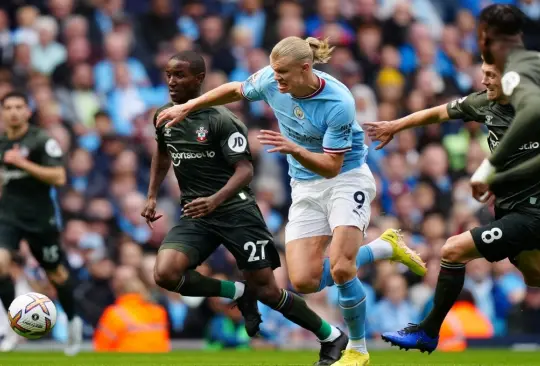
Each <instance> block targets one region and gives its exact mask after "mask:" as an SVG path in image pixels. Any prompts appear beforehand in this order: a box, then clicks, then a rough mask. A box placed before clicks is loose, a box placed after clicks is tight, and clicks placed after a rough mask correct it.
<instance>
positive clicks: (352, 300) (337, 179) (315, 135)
mask: <svg viewBox="0 0 540 366" xmlns="http://www.w3.org/2000/svg"><path fill="white" fill-rule="evenodd" d="M331 51H332V49H331V48H330V47H329V45H328V43H327V42H326V41H320V40H317V39H315V38H308V39H306V40H303V39H301V38H298V37H288V38H285V39H283V40H282V41H280V42H279V43H278V44H277V45H276V46H275V47H274V49H273V50H272V53H271V56H270V64H271V66H267V67H265V68H263V69H261V70H260V71H258V72H257V73H255V74H253V75H252V76H251V77H250V78H249V79H248V80H247V81H245V82H243V83H238V82H233V83H227V84H224V85H222V86H220V87H218V88H216V89H214V90H211V91H209V92H207V93H206V94H204V95H202V96H200V97H198V98H195V99H192V100H190V101H189V102H187V103H185V104H182V105H177V106H174V107H172V108H169V109H167V110H164V111H162V112H161V113H160V115H159V116H158V121H157V123H158V126H162V125H164V124H166V126H165V127H171V126H174V125H176V124H178V123H179V122H180V121H181V120H183V119H185V118H186V116H188V114H192V113H194V112H195V111H198V110H201V109H204V108H208V107H209V106H214V105H219V104H227V103H230V102H234V101H238V100H242V99H243V98H246V99H247V100H249V101H257V100H264V101H265V102H267V103H268V104H269V105H270V107H271V108H272V109H273V110H274V113H275V115H276V117H277V119H278V121H279V126H280V130H281V133H279V132H274V131H267V130H264V131H261V135H260V136H259V139H260V141H261V143H262V144H266V145H272V146H273V148H272V149H271V150H269V151H270V152H280V153H283V154H287V160H288V162H289V175H290V176H291V178H292V180H291V185H292V199H293V202H292V205H291V208H290V211H289V223H288V224H287V228H286V234H285V235H286V255H287V261H288V262H289V263H290V265H289V266H288V267H289V277H290V279H291V282H292V283H293V285H294V286H295V287H296V289H298V290H299V291H300V292H303V293H310V292H315V291H318V290H321V289H323V288H324V287H325V286H329V285H333V284H334V282H335V283H336V284H337V287H338V290H339V304H340V308H341V310H342V313H343V316H344V318H345V321H346V323H347V325H348V328H349V337H350V342H349V344H348V345H347V350H346V351H345V352H344V353H343V357H342V358H341V360H340V361H338V362H335V363H333V365H342V366H343V365H366V364H368V363H369V354H368V352H367V349H366V344H365V339H364V337H365V329H364V328H365V326H364V323H365V315H366V306H365V292H364V289H363V288H362V284H361V283H360V281H359V280H358V278H357V277H356V271H357V265H356V263H355V261H357V262H359V263H360V264H363V263H368V262H372V261H373V260H376V259H383V258H388V259H389V258H392V259H394V260H398V261H401V262H403V263H405V264H407V265H408V266H409V267H410V268H411V269H412V270H413V271H415V272H416V273H419V274H424V273H425V266H424V264H423V263H422V261H421V259H420V258H419V257H418V256H417V255H416V254H415V253H413V252H412V251H410V250H409V249H408V248H407V247H406V246H405V245H404V244H403V243H402V241H401V240H400V238H399V236H398V235H397V232H396V231H394V230H388V231H387V232H385V233H384V234H383V236H382V237H381V238H380V239H378V240H376V241H375V242H374V243H372V245H370V246H368V247H363V249H364V248H365V249H364V250H360V251H358V248H359V246H360V245H361V243H362V240H363V238H364V231H365V229H366V228H367V226H368V224H369V219H370V203H371V200H372V199H373V198H374V197H375V181H374V179H373V176H372V174H371V172H370V170H369V168H368V166H367V165H366V164H365V159H366V153H367V148H366V146H365V145H364V142H363V141H364V133H363V131H362V129H361V128H360V127H359V125H358V123H357V122H356V120H355V105H354V99H353V97H352V95H351V93H350V92H349V90H348V89H347V88H346V87H345V86H344V85H343V84H342V83H340V82H339V81H338V80H336V79H335V78H333V77H331V76H330V75H328V74H326V73H323V72H320V71H317V70H314V69H313V64H314V63H325V62H327V61H328V60H329V59H330V54H331ZM184 123H186V122H182V123H179V126H183V125H184ZM325 178H326V179H325ZM330 240H331V243H330V248H329V251H330V258H326V259H325V258H324V253H325V251H326V248H327V245H328V242H329V241H330Z"/></svg>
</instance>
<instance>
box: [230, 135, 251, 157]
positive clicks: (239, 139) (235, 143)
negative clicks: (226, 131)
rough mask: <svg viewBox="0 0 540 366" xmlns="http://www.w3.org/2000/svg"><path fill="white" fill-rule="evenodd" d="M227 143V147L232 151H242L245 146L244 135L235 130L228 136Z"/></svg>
mask: <svg viewBox="0 0 540 366" xmlns="http://www.w3.org/2000/svg"><path fill="white" fill-rule="evenodd" d="M227 145H229V149H231V150H232V151H234V152H236V153H242V152H244V151H245V150H246V148H247V140H246V137H245V136H244V135H242V134H241V133H240V132H235V133H233V134H232V135H231V136H229V140H228V141H227Z"/></svg>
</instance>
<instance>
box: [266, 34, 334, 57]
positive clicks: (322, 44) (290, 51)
mask: <svg viewBox="0 0 540 366" xmlns="http://www.w3.org/2000/svg"><path fill="white" fill-rule="evenodd" d="M333 50H334V47H331V46H330V44H329V43H328V38H326V39H324V40H320V39H317V38H313V37H308V38H306V39H302V38H300V37H287V38H284V39H282V40H281V41H279V42H278V44H276V45H275V46H274V48H273V49H272V53H271V54H270V58H272V59H279V58H282V57H291V58H292V59H294V60H297V61H311V62H312V63H313V64H325V63H327V62H328V61H329V60H330V58H331V57H332V56H331V54H332V51H333Z"/></svg>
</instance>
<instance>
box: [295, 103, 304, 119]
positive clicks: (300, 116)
mask: <svg viewBox="0 0 540 366" xmlns="http://www.w3.org/2000/svg"><path fill="white" fill-rule="evenodd" d="M293 112H294V115H295V116H296V118H298V119H304V117H305V115H304V111H303V110H302V109H301V108H300V107H298V106H296V107H294V111H293Z"/></svg>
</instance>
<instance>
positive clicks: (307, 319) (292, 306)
mask: <svg viewBox="0 0 540 366" xmlns="http://www.w3.org/2000/svg"><path fill="white" fill-rule="evenodd" d="M266 305H268V306H270V307H271V308H272V309H274V310H276V311H279V312H280V313H281V314H283V316H284V317H285V318H287V319H289V320H290V321H292V322H293V323H295V324H298V325H299V326H301V327H302V328H304V329H307V330H309V331H311V332H312V333H313V334H315V335H316V336H317V338H319V340H325V339H327V338H328V337H330V334H331V333H332V326H331V325H330V324H328V323H327V322H326V321H324V320H322V319H321V317H319V316H318V315H317V314H315V312H314V311H313V310H311V309H310V308H309V307H308V306H307V304H306V302H305V301H304V299H302V298H301V297H300V296H298V295H296V294H293V293H292V292H290V291H287V290H285V289H282V290H281V297H280V299H279V300H278V301H277V303H275V304H266Z"/></svg>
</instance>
